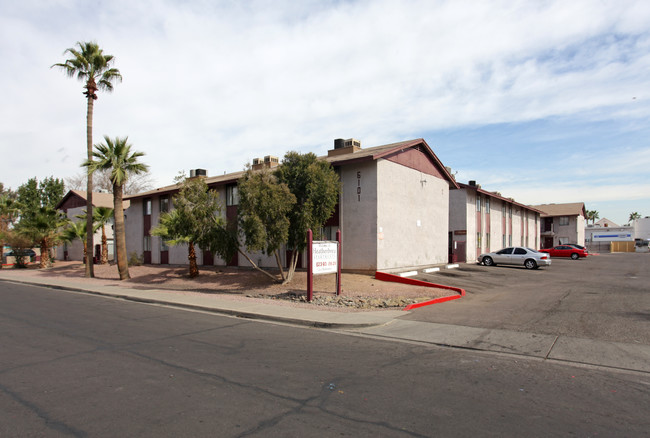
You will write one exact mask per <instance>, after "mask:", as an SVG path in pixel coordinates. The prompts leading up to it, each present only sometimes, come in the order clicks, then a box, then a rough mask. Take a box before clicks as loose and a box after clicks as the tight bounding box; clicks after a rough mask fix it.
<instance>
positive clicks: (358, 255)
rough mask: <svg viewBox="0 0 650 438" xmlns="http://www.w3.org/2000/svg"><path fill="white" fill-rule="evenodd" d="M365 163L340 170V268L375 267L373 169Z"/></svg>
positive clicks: (375, 179) (374, 190)
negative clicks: (341, 252) (341, 246)
mask: <svg viewBox="0 0 650 438" xmlns="http://www.w3.org/2000/svg"><path fill="white" fill-rule="evenodd" d="M375 164H376V162H374V161H367V162H363V163H358V164H350V165H346V166H343V167H341V170H340V177H341V184H342V191H341V198H340V199H341V201H340V205H339V208H340V228H341V233H342V236H343V237H342V240H343V254H342V256H341V258H342V267H343V269H350V270H375V269H376V268H377V167H376V166H375Z"/></svg>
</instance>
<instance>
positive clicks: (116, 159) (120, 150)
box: [83, 135, 149, 280]
mask: <svg viewBox="0 0 650 438" xmlns="http://www.w3.org/2000/svg"><path fill="white" fill-rule="evenodd" d="M127 141H128V137H123V138H120V137H115V139H111V138H110V137H108V136H107V135H105V136H104V143H98V144H96V145H95V151H94V152H93V157H95V158H97V160H88V161H86V162H85V163H84V164H83V165H84V166H86V167H88V172H89V173H92V172H95V171H97V170H104V169H106V170H110V178H111V182H112V183H113V210H114V211H113V214H114V216H115V253H116V255H117V269H118V270H119V272H120V280H126V279H128V278H130V276H129V266H128V264H127V260H126V236H125V232H124V208H123V207H122V196H123V190H124V184H125V183H126V180H127V179H128V177H129V175H138V174H141V173H143V172H146V171H147V170H148V169H149V166H147V165H146V164H144V163H140V162H138V158H140V157H142V156H143V155H144V153H143V152H131V145H130V144H128V143H127Z"/></svg>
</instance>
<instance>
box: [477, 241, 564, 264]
mask: <svg viewBox="0 0 650 438" xmlns="http://www.w3.org/2000/svg"><path fill="white" fill-rule="evenodd" d="M478 262H479V263H483V264H484V265H485V266H496V265H518V266H525V267H526V269H537V268H539V267H540V266H550V265H551V256H549V255H548V254H545V253H542V252H538V251H535V250H534V249H531V248H524V247H521V246H513V247H509V248H504V249H502V250H499V251H496V252H488V253H486V254H481V255H480V256H479V257H478Z"/></svg>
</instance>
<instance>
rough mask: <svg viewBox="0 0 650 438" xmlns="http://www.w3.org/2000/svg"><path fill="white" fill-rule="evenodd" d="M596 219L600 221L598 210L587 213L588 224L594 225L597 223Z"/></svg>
mask: <svg viewBox="0 0 650 438" xmlns="http://www.w3.org/2000/svg"><path fill="white" fill-rule="evenodd" d="M596 219H600V214H599V213H598V211H596V210H588V211H587V222H589V221H591V223H592V224H595V223H596Z"/></svg>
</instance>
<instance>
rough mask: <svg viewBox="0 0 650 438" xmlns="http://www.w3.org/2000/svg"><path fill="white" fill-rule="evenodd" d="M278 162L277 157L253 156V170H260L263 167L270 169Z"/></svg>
mask: <svg viewBox="0 0 650 438" xmlns="http://www.w3.org/2000/svg"><path fill="white" fill-rule="evenodd" d="M279 164H280V160H279V159H278V157H274V156H273V155H267V156H265V157H264V158H253V166H252V168H253V170H260V169H263V168H267V169H272V168H273V167H277V166H278V165H279Z"/></svg>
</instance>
